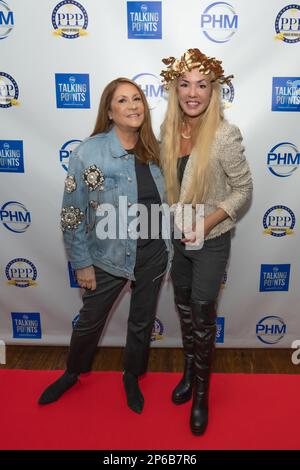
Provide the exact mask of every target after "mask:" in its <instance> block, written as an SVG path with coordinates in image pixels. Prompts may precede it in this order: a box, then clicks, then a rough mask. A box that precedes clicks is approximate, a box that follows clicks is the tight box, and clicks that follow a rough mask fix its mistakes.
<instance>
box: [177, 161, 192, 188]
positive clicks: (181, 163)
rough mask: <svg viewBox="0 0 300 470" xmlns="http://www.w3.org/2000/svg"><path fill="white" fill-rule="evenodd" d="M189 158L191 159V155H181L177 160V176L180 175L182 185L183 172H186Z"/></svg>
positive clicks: (179, 179)
mask: <svg viewBox="0 0 300 470" xmlns="http://www.w3.org/2000/svg"><path fill="white" fill-rule="evenodd" d="M188 159H189V155H184V156H183V157H180V158H178V160H177V177H178V181H179V184H180V186H181V183H182V178H183V173H184V170H185V167H186V164H187V162H188Z"/></svg>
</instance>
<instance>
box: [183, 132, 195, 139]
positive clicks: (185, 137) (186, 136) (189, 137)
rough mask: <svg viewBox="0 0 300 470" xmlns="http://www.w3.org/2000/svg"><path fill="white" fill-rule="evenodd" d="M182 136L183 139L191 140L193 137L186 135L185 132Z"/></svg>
mask: <svg viewBox="0 0 300 470" xmlns="http://www.w3.org/2000/svg"><path fill="white" fill-rule="evenodd" d="M181 137H182V138H183V139H186V140H189V139H191V137H192V136H191V135H185V134H184V133H183V132H181Z"/></svg>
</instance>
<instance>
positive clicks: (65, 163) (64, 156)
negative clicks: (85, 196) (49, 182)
mask: <svg viewBox="0 0 300 470" xmlns="http://www.w3.org/2000/svg"><path fill="white" fill-rule="evenodd" d="M81 142H82V141H81V140H78V139H72V140H68V141H67V142H65V143H64V144H63V146H62V147H61V149H60V151H59V160H60V163H61V166H62V167H63V169H64V170H65V171H68V168H69V158H70V156H71V155H72V152H73V150H74V149H75V148H76V147H77V146H78V145H79V144H80V143H81Z"/></svg>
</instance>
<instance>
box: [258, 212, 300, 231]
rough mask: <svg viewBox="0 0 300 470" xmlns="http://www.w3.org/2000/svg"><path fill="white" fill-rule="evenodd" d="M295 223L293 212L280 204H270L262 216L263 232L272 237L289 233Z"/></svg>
mask: <svg viewBox="0 0 300 470" xmlns="http://www.w3.org/2000/svg"><path fill="white" fill-rule="evenodd" d="M295 223H296V218H295V214H294V212H293V211H292V210H291V209H289V208H288V207H286V206H282V205H276V206H272V207H271V208H270V209H268V210H267V212H266V213H265V215H264V217H263V226H264V234H266V235H272V236H273V237H284V236H285V235H291V234H292V233H293V229H294V227H295Z"/></svg>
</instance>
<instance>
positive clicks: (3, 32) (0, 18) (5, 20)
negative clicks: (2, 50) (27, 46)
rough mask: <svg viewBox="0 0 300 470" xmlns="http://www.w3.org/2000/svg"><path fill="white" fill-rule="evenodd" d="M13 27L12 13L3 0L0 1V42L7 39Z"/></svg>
mask: <svg viewBox="0 0 300 470" xmlns="http://www.w3.org/2000/svg"><path fill="white" fill-rule="evenodd" d="M13 27H14V15H13V12H12V11H11V9H10V8H9V6H8V4H7V3H6V2H5V1H4V0H0V40H1V39H5V38H7V36H8V35H9V33H11V31H12V29H13Z"/></svg>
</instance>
